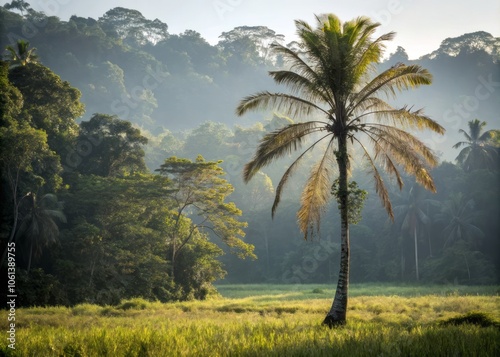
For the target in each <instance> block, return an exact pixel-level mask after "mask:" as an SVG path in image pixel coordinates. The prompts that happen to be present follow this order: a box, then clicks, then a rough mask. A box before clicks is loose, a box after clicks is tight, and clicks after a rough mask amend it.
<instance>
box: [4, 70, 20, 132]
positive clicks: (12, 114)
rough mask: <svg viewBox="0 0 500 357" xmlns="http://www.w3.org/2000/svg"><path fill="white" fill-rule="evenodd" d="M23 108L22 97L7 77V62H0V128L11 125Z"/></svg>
mask: <svg viewBox="0 0 500 357" xmlns="http://www.w3.org/2000/svg"><path fill="white" fill-rule="evenodd" d="M22 107H23V96H22V94H21V92H19V90H18V89H17V88H16V87H14V86H13V85H12V83H10V81H9V77H8V64H7V62H4V61H0V127H4V126H9V125H13V124H14V123H15V122H16V120H17V117H18V115H20V114H21V110H22Z"/></svg>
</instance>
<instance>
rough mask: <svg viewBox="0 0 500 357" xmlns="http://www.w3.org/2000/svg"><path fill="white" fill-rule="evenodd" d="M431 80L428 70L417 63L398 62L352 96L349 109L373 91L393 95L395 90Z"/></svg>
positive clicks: (425, 83) (428, 82)
mask: <svg viewBox="0 0 500 357" xmlns="http://www.w3.org/2000/svg"><path fill="white" fill-rule="evenodd" d="M431 82H432V75H431V74H430V72H429V71H428V70H427V69H425V68H422V67H421V66H419V65H410V66H407V65H404V64H402V63H399V64H397V65H395V66H394V67H391V68H389V69H387V70H385V71H384V72H382V73H380V74H379V75H378V76H376V77H375V78H374V79H373V80H371V81H370V82H369V83H368V84H367V85H366V86H365V87H364V88H363V89H361V91H360V92H359V93H357V94H355V95H354V96H353V98H352V102H351V105H350V107H349V109H350V110H353V108H355V107H356V106H357V105H358V104H359V103H361V102H363V101H364V100H365V99H366V98H368V97H371V96H372V95H373V94H375V93H383V94H385V95H387V96H388V97H394V96H395V95H396V92H397V91H398V92H401V91H404V90H408V89H410V88H414V87H418V86H420V85H428V84H431Z"/></svg>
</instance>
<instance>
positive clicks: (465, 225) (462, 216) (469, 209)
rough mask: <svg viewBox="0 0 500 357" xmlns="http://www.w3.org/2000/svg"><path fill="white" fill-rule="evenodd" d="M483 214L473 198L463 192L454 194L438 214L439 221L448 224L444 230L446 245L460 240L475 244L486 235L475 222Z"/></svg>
mask: <svg viewBox="0 0 500 357" xmlns="http://www.w3.org/2000/svg"><path fill="white" fill-rule="evenodd" d="M481 214H483V213H482V212H481V211H478V210H477V209H476V208H475V204H474V200H473V199H472V198H470V199H468V198H466V197H465V196H464V195H463V194H462V192H459V193H456V194H453V195H452V196H451V197H450V199H449V200H447V201H446V202H445V203H444V204H443V206H442V208H441V213H440V214H438V215H437V216H436V220H437V221H438V222H443V223H444V224H446V226H445V227H444V230H443V233H444V237H445V242H444V246H445V247H446V246H447V245H448V244H450V243H452V242H453V241H459V240H464V241H466V242H468V243H471V244H474V243H475V242H476V241H477V239H480V238H482V237H484V233H483V231H482V230H481V229H480V228H479V227H478V226H476V224H475V221H476V219H477V218H478V217H479V216H480V215H481Z"/></svg>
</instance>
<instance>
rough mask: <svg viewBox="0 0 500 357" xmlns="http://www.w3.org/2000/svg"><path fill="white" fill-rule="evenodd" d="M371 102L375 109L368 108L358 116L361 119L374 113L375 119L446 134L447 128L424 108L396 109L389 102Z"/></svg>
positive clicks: (404, 126)
mask: <svg viewBox="0 0 500 357" xmlns="http://www.w3.org/2000/svg"><path fill="white" fill-rule="evenodd" d="M370 102H371V107H370V109H372V108H373V107H375V106H376V108H373V110H366V111H365V112H364V113H363V114H361V115H360V116H358V117H357V118H359V119H360V118H362V117H365V116H369V115H373V117H374V118H375V119H378V120H380V121H385V122H389V123H391V124H393V125H397V126H400V127H402V128H412V129H417V130H424V129H428V130H431V131H434V132H436V133H438V134H444V132H445V129H444V128H443V127H442V126H441V125H440V124H439V123H438V122H436V121H435V120H433V119H432V118H430V117H429V116H427V115H425V114H423V110H422V109H417V110H411V108H410V109H408V107H406V106H404V107H402V108H399V109H395V108H391V106H390V105H389V104H387V103H386V104H387V105H383V104H382V103H383V101H380V102H377V103H376V104H375V102H374V101H370ZM382 108H383V109H382Z"/></svg>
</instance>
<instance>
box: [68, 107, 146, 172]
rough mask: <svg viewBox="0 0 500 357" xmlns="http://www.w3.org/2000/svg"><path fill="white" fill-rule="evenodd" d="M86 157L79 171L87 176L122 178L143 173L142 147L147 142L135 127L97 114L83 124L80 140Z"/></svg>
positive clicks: (78, 168)
mask: <svg viewBox="0 0 500 357" xmlns="http://www.w3.org/2000/svg"><path fill="white" fill-rule="evenodd" d="M78 142H79V143H80V146H84V147H85V151H86V152H85V155H84V156H83V157H82V158H81V162H77V164H78V165H76V164H75V165H76V166H77V167H76V169H77V170H78V171H79V172H81V173H82V174H85V175H98V176H104V177H107V176H123V175H128V174H133V173H135V172H144V171H145V170H146V165H145V163H144V150H143V146H144V145H146V144H147V142H148V140H147V138H145V137H144V136H142V135H141V132H140V130H139V129H137V128H134V127H133V126H132V123H130V122H129V121H126V120H121V119H119V118H118V117H117V116H111V115H105V114H94V115H93V116H92V118H90V120H89V121H84V122H82V123H81V124H80V135H79V137H78Z"/></svg>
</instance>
